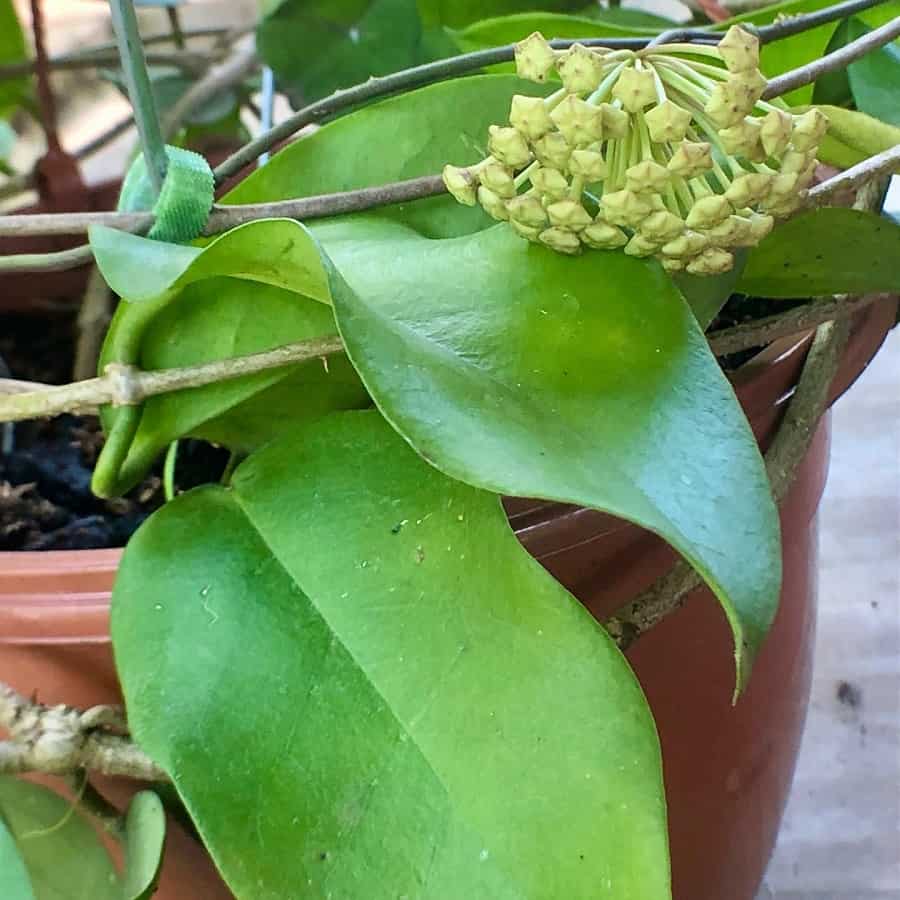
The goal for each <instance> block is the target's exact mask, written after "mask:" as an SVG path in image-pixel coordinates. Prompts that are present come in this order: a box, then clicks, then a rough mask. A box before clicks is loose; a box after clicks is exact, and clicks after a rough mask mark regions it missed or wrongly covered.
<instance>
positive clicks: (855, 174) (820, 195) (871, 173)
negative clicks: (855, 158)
mask: <svg viewBox="0 0 900 900" xmlns="http://www.w3.org/2000/svg"><path fill="white" fill-rule="evenodd" d="M898 171H900V144H897V145H896V146H894V147H890V148H888V149H887V150H884V151H882V152H881V153H879V154H877V155H876V156H871V157H869V159H864V160H863V161H862V162H861V163H857V164H856V165H855V166H851V167H850V168H849V169H845V170H844V171H843V172H840V173H839V174H837V175H835V176H834V177H832V178H829V179H828V180H827V181H823V182H822V183H821V184H817V185H816V186H815V187H814V188H810V190H809V191H808V193H807V195H806V200H805V202H804V205H803V207H802V208H801V209H800V212H802V211H803V209H804V208H806V209H808V208H809V207H811V206H823V205H824V204H825V203H827V201H828V200H829V199H830V198H831V197H832V196H834V194H836V193H839V192H840V191H845V190H851V191H853V190H856V189H858V188H859V187H861V186H862V185H864V184H867V183H868V182H870V181H873V180H874V179H876V178H880V177H882V176H883V175H893V174H895V173H897V172H898Z"/></svg>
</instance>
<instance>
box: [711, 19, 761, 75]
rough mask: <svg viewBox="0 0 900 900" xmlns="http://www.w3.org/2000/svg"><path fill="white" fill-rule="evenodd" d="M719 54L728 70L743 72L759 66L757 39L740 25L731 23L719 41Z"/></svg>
mask: <svg viewBox="0 0 900 900" xmlns="http://www.w3.org/2000/svg"><path fill="white" fill-rule="evenodd" d="M719 55H720V56H721V57H722V59H723V61H724V62H725V65H726V66H727V67H728V71H729V72H745V71H747V70H748V69H755V68H757V66H759V39H758V38H757V37H756V35H754V34H750V32H749V31H745V30H744V29H743V28H741V26H740V25H732V26H731V28H729V29H728V31H726V32H725V37H723V38H722V40H721V41H719Z"/></svg>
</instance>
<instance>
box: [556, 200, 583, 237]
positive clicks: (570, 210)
mask: <svg viewBox="0 0 900 900" xmlns="http://www.w3.org/2000/svg"><path fill="white" fill-rule="evenodd" d="M547 215H548V216H549V217H550V224H551V225H553V226H554V227H556V228H568V229H569V230H570V231H580V230H581V229H582V228H586V227H587V226H588V225H590V224H591V216H590V214H589V213H588V211H587V210H586V209H585V208H584V207H583V206H582V205H581V204H580V203H578V202H577V201H575V200H558V201H557V202H556V203H551V204H550V205H549V206H548V207H547Z"/></svg>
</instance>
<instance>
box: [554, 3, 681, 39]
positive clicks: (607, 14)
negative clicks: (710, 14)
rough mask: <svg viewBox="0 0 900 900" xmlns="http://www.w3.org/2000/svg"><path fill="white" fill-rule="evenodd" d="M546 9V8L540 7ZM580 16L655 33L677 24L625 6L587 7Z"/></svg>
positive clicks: (671, 20)
mask: <svg viewBox="0 0 900 900" xmlns="http://www.w3.org/2000/svg"><path fill="white" fill-rule="evenodd" d="M542 8H543V9H546V8H547V7H546V6H544V7H542ZM579 12H580V14H581V15H582V16H586V17H587V18H589V19H594V20H595V21H600V22H604V23H606V24H607V25H624V26H625V27H626V28H646V29H648V30H652V31H654V32H655V33H659V32H660V31H664V30H665V29H667V28H674V27H676V26H678V25H679V24H681V23H679V22H676V21H675V20H674V19H669V18H667V17H666V16H662V15H657V14H656V13H651V12H646V11H645V10H643V9H637V8H635V7H626V6H600V5H599V4H597V5H594V6H588V7H587V8H585V9H582V10H580V11H579Z"/></svg>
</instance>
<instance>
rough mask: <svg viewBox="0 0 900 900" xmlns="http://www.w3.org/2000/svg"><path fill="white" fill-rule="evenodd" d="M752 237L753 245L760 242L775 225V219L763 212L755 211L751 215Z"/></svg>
mask: <svg viewBox="0 0 900 900" xmlns="http://www.w3.org/2000/svg"><path fill="white" fill-rule="evenodd" d="M749 218H750V238H751V239H752V241H753V244H752V245H751V246H753V245H756V244H758V243H759V242H760V241H761V240H762V239H763V238H764V237H765V236H766V235H767V234H768V233H769V232H770V231H771V230H772V228H773V227H774V225H775V220H774V219H773V218H772V217H771V216H766V215H763V214H762V213H753V214H752V215H751V216H750V217H749Z"/></svg>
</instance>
